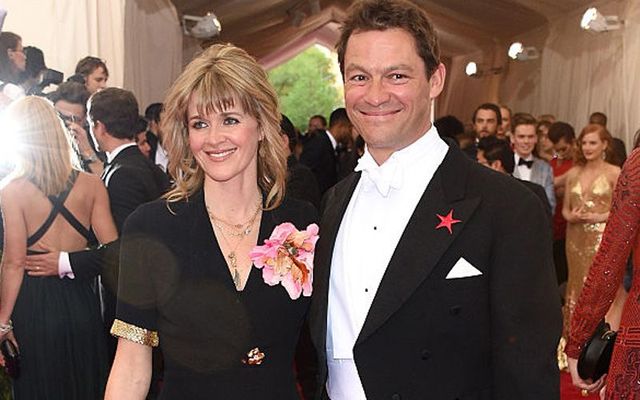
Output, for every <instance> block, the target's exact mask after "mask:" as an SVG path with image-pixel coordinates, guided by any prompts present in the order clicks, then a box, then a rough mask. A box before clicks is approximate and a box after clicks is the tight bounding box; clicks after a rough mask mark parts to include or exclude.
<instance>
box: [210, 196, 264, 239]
mask: <svg viewBox="0 0 640 400" xmlns="http://www.w3.org/2000/svg"><path fill="white" fill-rule="evenodd" d="M205 207H206V208H207V213H208V214H209V218H211V222H212V223H213V225H214V226H215V227H216V228H218V229H220V231H221V232H224V233H226V234H227V235H231V236H236V237H243V236H248V235H249V234H250V233H251V229H252V227H253V223H254V222H255V221H256V218H257V217H258V214H259V213H260V211H261V210H262V196H261V197H260V200H259V201H258V204H257V206H256V210H255V211H254V212H253V215H252V216H251V218H249V219H248V220H247V221H245V222H242V223H240V224H234V223H232V222H228V221H225V220H224V219H222V218H220V217H216V216H215V215H213V213H212V212H211V209H209V206H208V205H205ZM218 221H219V222H222V224H225V225H227V226H230V227H232V228H234V229H236V230H237V231H235V232H234V231H232V230H228V229H226V228H225V227H224V225H222V224H220V223H219V222H218Z"/></svg>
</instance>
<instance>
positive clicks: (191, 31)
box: [182, 12, 222, 39]
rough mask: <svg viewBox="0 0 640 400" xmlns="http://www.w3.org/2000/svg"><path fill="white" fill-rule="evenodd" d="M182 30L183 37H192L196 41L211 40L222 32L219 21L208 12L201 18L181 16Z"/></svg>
mask: <svg viewBox="0 0 640 400" xmlns="http://www.w3.org/2000/svg"><path fill="white" fill-rule="evenodd" d="M187 21H189V22H187ZM189 25H190V26H189ZM182 28H183V30H184V34H185V35H189V36H193V37H195V38H198V39H211V38H213V37H216V36H218V35H219V34H220V32H222V25H221V24H220V20H219V19H218V17H216V15H215V14H214V13H212V12H208V13H207V15H205V16H203V17H197V16H194V15H183V16H182Z"/></svg>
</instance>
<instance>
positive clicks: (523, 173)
mask: <svg viewBox="0 0 640 400" xmlns="http://www.w3.org/2000/svg"><path fill="white" fill-rule="evenodd" d="M521 158H522V157H520V156H519V155H518V153H513V159H514V160H515V162H516V168H517V170H518V176H519V177H520V179H522V180H523V181H531V168H529V167H527V166H526V165H518V163H519V162H520V159H521ZM524 159H525V161H533V154H529V156H528V157H525V158H524Z"/></svg>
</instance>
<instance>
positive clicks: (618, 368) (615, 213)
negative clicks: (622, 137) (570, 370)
mask: <svg viewBox="0 0 640 400" xmlns="http://www.w3.org/2000/svg"><path fill="white" fill-rule="evenodd" d="M639 227H640V150H635V151H634V152H633V153H632V154H631V155H630V156H629V158H628V159H627V162H626V163H625V164H624V167H623V168H622V172H621V174H620V178H618V183H617V185H616V188H615V192H614V195H613V205H612V207H611V213H610V214H609V220H608V223H607V226H606V229H605V231H604V235H603V238H602V243H601V245H600V248H599V250H598V253H597V254H596V256H595V258H594V262H593V266H592V267H591V269H590V271H589V274H588V275H587V278H586V281H585V283H584V288H583V290H582V294H581V295H580V297H579V299H578V301H577V303H576V305H575V309H574V313H573V319H572V321H571V331H570V334H569V337H568V343H567V347H566V352H567V355H568V356H569V357H571V358H576V359H577V358H578V357H579V355H580V351H581V349H582V346H583V345H584V344H585V343H586V341H587V340H588V338H589V337H590V336H591V334H592V333H593V331H594V329H595V328H596V325H597V324H598V322H599V321H600V320H601V319H602V318H603V317H604V315H605V314H606V312H607V310H608V309H609V306H610V305H611V302H612V301H613V299H614V297H615V295H616V291H617V290H618V287H619V286H620V282H621V281H622V277H623V275H624V271H625V266H626V262H627V258H628V256H629V253H630V251H631V250H634V256H633V265H634V273H633V277H634V279H633V283H632V286H631V290H630V292H629V297H628V301H627V302H626V304H625V305H624V309H623V312H622V320H621V322H620V329H619V331H618V337H617V339H616V344H615V347H614V350H613V357H612V360H611V367H610V370H609V375H608V376H607V389H606V397H605V399H606V400H614V399H615V400H620V399H625V400H629V399H636V400H638V399H640V301H638V299H640V267H639V266H640V252H638V251H637V250H638V249H639V248H640V241H639V239H638V235H637V234H638V228H639Z"/></svg>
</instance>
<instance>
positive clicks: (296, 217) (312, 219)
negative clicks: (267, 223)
mask: <svg viewBox="0 0 640 400" xmlns="http://www.w3.org/2000/svg"><path fill="white" fill-rule="evenodd" d="M274 211H275V212H276V213H277V215H278V217H279V218H278V219H280V220H282V222H292V223H293V224H294V225H296V227H297V228H298V229H304V228H306V227H307V225H309V224H312V223H317V222H318V220H319V217H318V210H316V208H315V207H314V206H313V205H312V204H311V203H309V202H308V201H304V200H299V199H296V198H292V197H288V196H285V198H284V200H283V201H282V203H281V204H280V205H279V206H278V207H277V208H276V209H275V210H274Z"/></svg>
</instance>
